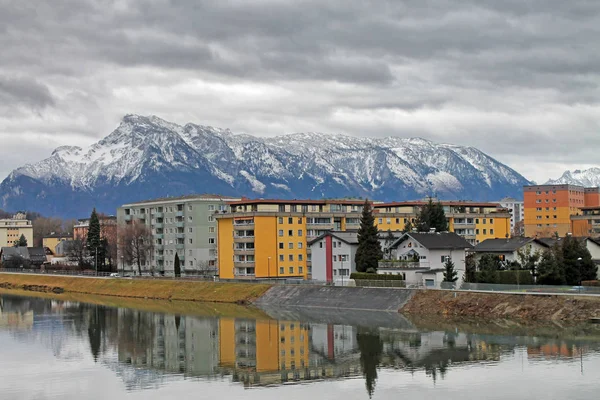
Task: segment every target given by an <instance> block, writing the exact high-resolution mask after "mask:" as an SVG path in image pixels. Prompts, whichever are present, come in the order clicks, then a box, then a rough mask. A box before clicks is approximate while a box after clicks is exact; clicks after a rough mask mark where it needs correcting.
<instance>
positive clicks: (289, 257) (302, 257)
mask: <svg viewBox="0 0 600 400" xmlns="http://www.w3.org/2000/svg"><path fill="white" fill-rule="evenodd" d="M279 261H285V254H280V255H279ZM288 261H294V255H293V254H288ZM298 261H304V255H303V254H298Z"/></svg>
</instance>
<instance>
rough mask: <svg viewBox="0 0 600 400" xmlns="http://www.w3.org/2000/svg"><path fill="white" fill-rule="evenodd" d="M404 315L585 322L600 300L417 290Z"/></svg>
mask: <svg viewBox="0 0 600 400" xmlns="http://www.w3.org/2000/svg"><path fill="white" fill-rule="evenodd" d="M400 312H402V313H405V314H407V315H430V316H431V315H436V316H443V317H476V318H486V319H517V320H529V321H587V320H588V319H590V318H594V317H596V318H597V317H600V296H598V297H591V296H576V295H573V296H563V295H524V294H498V293H481V292H451V291H442V290H419V291H417V292H416V293H415V294H414V296H413V297H412V298H411V299H410V300H409V301H408V302H407V303H406V305H404V307H402V308H401V309H400Z"/></svg>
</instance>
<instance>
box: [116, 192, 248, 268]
mask: <svg viewBox="0 0 600 400" xmlns="http://www.w3.org/2000/svg"><path fill="white" fill-rule="evenodd" d="M233 200H238V199H235V198H231V197H223V196H219V195H212V194H211V195H189V196H182V197H176V198H175V197H173V198H164V199H156V200H148V201H143V202H138V203H130V204H125V205H123V206H122V207H120V208H119V209H118V210H117V220H118V224H119V225H120V226H122V225H124V224H127V223H132V222H134V221H135V222H136V223H143V224H145V225H147V226H148V227H149V229H150V230H151V232H152V240H153V247H154V249H153V251H152V254H150V255H149V257H148V262H147V263H146V265H143V266H142V267H143V268H142V269H143V270H145V271H148V272H151V271H154V272H158V273H161V274H167V275H170V274H173V272H174V267H175V255H176V254H177V255H178V257H179V260H180V263H181V264H180V265H181V272H183V273H186V274H198V273H210V272H211V271H212V273H215V272H216V271H217V222H216V217H217V216H218V215H221V214H225V213H228V212H229V206H228V204H227V202H228V201H233ZM120 257H121V255H120V254H119V259H121V258H120ZM125 264H127V263H125ZM124 268H125V270H128V271H129V270H135V268H132V266H131V265H125V267H124Z"/></svg>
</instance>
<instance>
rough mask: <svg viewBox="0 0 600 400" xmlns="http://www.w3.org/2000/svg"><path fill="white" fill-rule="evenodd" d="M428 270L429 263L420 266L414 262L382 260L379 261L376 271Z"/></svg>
mask: <svg viewBox="0 0 600 400" xmlns="http://www.w3.org/2000/svg"><path fill="white" fill-rule="evenodd" d="M400 268H402V269H428V268H429V263H427V264H426V265H425V264H422V263H420V262H414V261H404V260H384V261H379V263H378V269H400Z"/></svg>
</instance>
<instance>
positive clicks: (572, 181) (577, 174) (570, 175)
mask: <svg viewBox="0 0 600 400" xmlns="http://www.w3.org/2000/svg"><path fill="white" fill-rule="evenodd" d="M546 184H547V185H559V184H569V185H579V186H585V187H595V186H600V168H590V169H584V170H580V169H576V170H574V171H565V172H564V173H563V174H562V175H561V177H560V178H558V179H550V180H549V181H548V182H546Z"/></svg>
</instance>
